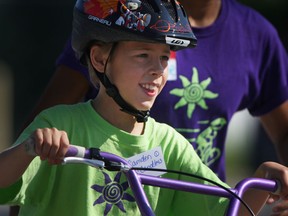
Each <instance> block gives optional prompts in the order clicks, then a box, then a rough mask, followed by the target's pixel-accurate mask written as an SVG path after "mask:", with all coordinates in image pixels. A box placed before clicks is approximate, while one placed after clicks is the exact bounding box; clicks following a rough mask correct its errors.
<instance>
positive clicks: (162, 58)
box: [161, 56, 169, 61]
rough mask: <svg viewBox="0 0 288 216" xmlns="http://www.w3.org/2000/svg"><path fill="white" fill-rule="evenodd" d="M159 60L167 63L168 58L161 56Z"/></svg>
mask: <svg viewBox="0 0 288 216" xmlns="http://www.w3.org/2000/svg"><path fill="white" fill-rule="evenodd" d="M161 60H162V61H168V60H169V56H162V57H161Z"/></svg>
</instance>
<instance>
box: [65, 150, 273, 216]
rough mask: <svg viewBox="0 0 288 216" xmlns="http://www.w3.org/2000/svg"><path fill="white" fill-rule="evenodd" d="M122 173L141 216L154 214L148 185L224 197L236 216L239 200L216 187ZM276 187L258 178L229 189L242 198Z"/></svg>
mask: <svg viewBox="0 0 288 216" xmlns="http://www.w3.org/2000/svg"><path fill="white" fill-rule="evenodd" d="M76 148H78V147H76ZM76 148H73V147H70V149H69V151H68V154H67V155H66V156H69V157H70V156H76V157H77V156H78V157H79V155H78V150H77V149H76ZM88 155H90V150H89V149H86V150H85V152H84V153H83V156H81V157H83V158H89V156H88ZM100 156H101V157H103V158H104V159H107V160H109V161H113V162H120V163H122V164H124V165H127V166H129V164H128V162H127V161H126V160H125V159H124V158H122V157H119V156H117V155H114V154H111V153H108V152H100ZM123 173H124V174H125V175H126V177H127V180H128V182H129V185H130V187H131V190H132V191H133V194H134V197H135V200H136V202H137V205H138V208H139V210H140V212H141V214H142V215H145V216H153V215H155V214H154V212H153V210H152V208H151V206H150V203H149V201H148V199H147V197H146V194H145V192H144V190H143V187H142V185H150V186H157V187H162V188H169V189H173V190H179V191H186V192H193V193H199V194H207V195H215V196H219V197H226V198H228V199H230V202H229V205H228V209H227V212H226V215H228V216H237V213H238V210H239V207H240V204H241V202H240V200H239V199H238V198H237V197H235V196H233V195H232V194H231V193H229V192H228V191H226V190H225V189H223V188H220V187H218V186H213V185H205V184H199V183H193V182H186V181H179V180H173V179H168V178H162V177H161V178H160V177H154V176H148V175H142V174H138V173H137V172H136V171H135V170H128V171H125V172H123ZM277 187H278V185H277V182H276V181H273V180H268V179H260V178H246V179H243V180H242V181H240V182H239V183H238V184H237V185H236V186H235V187H234V188H230V190H231V191H232V192H233V193H235V194H236V195H238V196H239V197H241V198H242V197H243V194H244V192H245V191H246V190H247V189H251V188H254V189H260V190H265V191H269V192H275V191H276V190H277Z"/></svg>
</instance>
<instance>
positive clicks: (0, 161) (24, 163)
mask: <svg viewBox="0 0 288 216" xmlns="http://www.w3.org/2000/svg"><path fill="white" fill-rule="evenodd" d="M34 157H35V156H31V155H29V154H28V153H27V151H26V141H25V142H23V143H21V144H20V145H17V146H13V147H10V148H8V149H7V150H5V151H3V152H2V153H1V154H0V173H1V178H0V188H4V187H8V186H10V185H11V184H13V183H15V182H16V181H17V180H18V179H19V178H20V177H21V176H22V174H23V173H24V172H25V170H26V169H27V167H28V166H29V164H30V163H31V161H32V160H33V159H34Z"/></svg>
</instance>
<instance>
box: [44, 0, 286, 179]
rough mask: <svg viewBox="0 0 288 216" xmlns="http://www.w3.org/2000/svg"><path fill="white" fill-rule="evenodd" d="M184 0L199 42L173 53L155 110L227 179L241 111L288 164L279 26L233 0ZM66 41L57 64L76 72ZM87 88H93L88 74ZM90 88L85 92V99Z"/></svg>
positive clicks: (284, 69) (283, 57)
mask: <svg viewBox="0 0 288 216" xmlns="http://www.w3.org/2000/svg"><path fill="white" fill-rule="evenodd" d="M182 4H183V6H184V8H185V9H186V11H187V14H188V16H189V21H190V23H191V25H192V26H193V28H194V32H195V34H196V36H197V38H198V41H199V42H198V47H197V48H196V49H194V50H191V51H190V50H183V51H180V52H177V54H176V55H175V56H174V59H173V56H172V59H170V64H169V77H168V83H167V85H166V87H165V88H164V90H163V91H162V93H161V94H160V96H159V98H158V100H157V101H156V103H155V106H154V109H152V110H151V115H152V116H153V117H155V118H156V119H157V120H158V121H160V122H166V123H168V124H170V125H171V126H173V127H175V128H177V130H178V131H179V132H181V133H182V134H183V135H184V136H185V137H186V138H187V139H188V140H189V141H190V143H192V144H193V146H194V147H195V149H196V150H197V153H198V154H199V155H200V157H201V159H202V160H203V161H204V162H205V163H206V164H207V165H209V166H210V167H211V168H212V169H213V170H214V171H215V172H216V173H217V174H218V176H219V177H220V178H221V179H222V180H224V181H225V179H226V178H225V146H224V144H225V138H226V134H227V128H228V124H229V122H230V120H231V118H232V116H233V115H234V113H235V112H237V111H239V110H243V109H248V110H249V112H250V113H251V115H253V116H257V117H259V118H260V119H261V122H262V123H263V125H264V127H265V128H266V130H267V132H268V134H269V135H270V138H271V139H272V140H273V141H274V143H275V146H276V148H277V151H278V154H279V159H280V161H281V162H282V163H283V164H286V165H287V161H286V160H287V159H288V157H287V152H288V151H287V150H285V148H288V145H287V141H286V140H285V137H286V135H287V128H288V120H287V119H288V114H287V113H288V105H287V98H288V92H287V68H288V66H287V54H286V52H285V49H284V47H283V45H282V43H281V41H280V39H279V37H278V35H277V32H276V30H275V28H274V27H273V26H272V25H271V24H270V23H268V22H267V20H265V19H264V18H263V17H262V16H261V15H259V14H258V13H257V12H255V11H254V10H253V9H251V8H248V7H246V6H243V5H241V4H240V3H238V2H236V1H234V0H222V1H216V0H213V1H212V0H210V1H209V0H207V1H192V0H190V1H186V0H184V1H182ZM67 44H68V47H67V49H66V50H65V51H64V53H63V54H62V56H60V58H59V60H58V65H61V67H62V68H63V67H64V68H65V69H69V67H70V66H71V67H72V68H73V69H72V72H71V74H77V71H78V69H79V66H77V67H75V66H73V65H75V64H77V62H76V61H74V60H75V58H74V56H73V55H74V54H73V52H71V51H72V49H71V48H70V49H71V50H70V52H69V46H70V44H69V42H68V43H67ZM67 51H68V52H67ZM67 53H68V55H67ZM69 55H70V56H69ZM67 56H68V57H67ZM73 58H74V59H73ZM71 64H72V65H71ZM63 65H64V66H63ZM65 65H66V66H65ZM67 66H68V67H67ZM69 70H70V69H69ZM66 73H67V74H69V73H70V72H69V71H66ZM82 73H83V74H84V75H85V74H87V71H86V70H82ZM59 74H60V73H59ZM59 74H58V75H59ZM55 75H56V76H57V74H55ZM77 76H78V75H77ZM67 77H68V76H67ZM86 77H87V76H86ZM82 80H83V81H84V79H83V78H82ZM88 80H89V79H88ZM61 83H62V85H63V82H61ZM79 84H80V82H79ZM76 86H77V85H76ZM76 86H73V89H74V90H75V89H76ZM70 88H71V86H69V88H67V90H69V89H70ZM85 88H86V90H87V89H88V88H89V82H87V81H86V82H85ZM54 89H55V88H54ZM90 89H91V88H90ZM86 90H85V91H86ZM59 91H60V92H61V91H63V89H61V88H59ZM85 91H78V93H79V94H80V93H81V98H82V97H83V96H84V93H85ZM48 92H49V91H48ZM68 93H69V92H68ZM93 94H94V95H95V92H94V93H93V89H92V95H93ZM64 95H67V94H64ZM70 96H73V95H70ZM74 96H75V94H74ZM52 97H54V95H53V96H52ZM79 98H80V97H79ZM52 100H53V99H52ZM60 101H61V100H60ZM74 102H75V101H72V103H74ZM48 105H49V104H48ZM48 105H47V106H48ZM50 105H53V102H51V103H50ZM285 158H286V159H285Z"/></svg>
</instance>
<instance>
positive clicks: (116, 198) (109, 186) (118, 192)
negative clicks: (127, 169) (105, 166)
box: [91, 172, 135, 215]
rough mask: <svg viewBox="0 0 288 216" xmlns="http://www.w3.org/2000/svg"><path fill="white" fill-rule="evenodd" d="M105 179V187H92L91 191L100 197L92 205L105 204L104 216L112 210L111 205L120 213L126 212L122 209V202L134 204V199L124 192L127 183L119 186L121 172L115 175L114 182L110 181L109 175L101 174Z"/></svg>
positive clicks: (127, 186)
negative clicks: (97, 193) (99, 194)
mask: <svg viewBox="0 0 288 216" xmlns="http://www.w3.org/2000/svg"><path fill="white" fill-rule="evenodd" d="M103 175H104V178H105V185H104V186H100V185H96V184H95V185H93V186H91V188H92V189H94V190H95V191H97V192H99V193H101V196H100V197H99V198H98V199H97V200H95V202H94V203H93V205H94V206H95V205H99V204H102V203H104V202H105V203H106V207H105V210H104V215H107V214H108V213H109V212H110V210H111V209H112V207H113V205H115V206H117V207H118V208H119V209H120V210H121V211H122V212H126V210H125V208H124V204H123V202H122V200H127V201H129V202H135V199H134V197H133V196H131V195H130V194H128V193H126V192H125V191H126V190H127V188H129V185H128V182H127V181H125V182H123V183H122V184H120V178H121V172H119V173H117V175H116V176H115V178H114V180H113V181H112V180H111V179H110V177H109V175H108V174H107V173H105V172H103Z"/></svg>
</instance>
